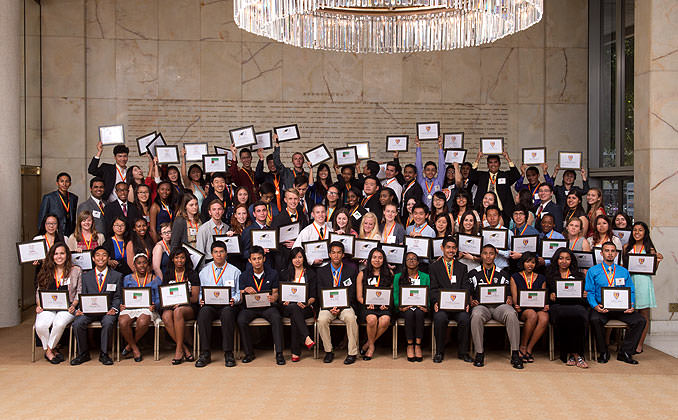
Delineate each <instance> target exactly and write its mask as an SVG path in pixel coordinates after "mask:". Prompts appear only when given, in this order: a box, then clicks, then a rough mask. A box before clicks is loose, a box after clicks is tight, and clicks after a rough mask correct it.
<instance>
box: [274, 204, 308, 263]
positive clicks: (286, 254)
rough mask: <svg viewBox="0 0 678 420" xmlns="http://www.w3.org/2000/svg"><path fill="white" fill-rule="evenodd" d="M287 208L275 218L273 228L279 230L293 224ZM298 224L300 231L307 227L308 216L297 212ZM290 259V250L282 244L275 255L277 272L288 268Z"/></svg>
mask: <svg viewBox="0 0 678 420" xmlns="http://www.w3.org/2000/svg"><path fill="white" fill-rule="evenodd" d="M286 209H287V207H285V208H284V209H283V211H282V213H280V214H279V215H277V216H275V217H274V218H273V223H272V225H271V227H273V228H275V229H277V228H279V227H280V226H285V225H291V224H292V219H290V215H289V214H287V210H286ZM297 216H298V217H297V222H298V223H299V224H300V227H299V231H300V232H301V230H302V229H303V228H305V227H306V226H308V224H309V223H308V218H307V217H306V215H305V214H304V213H302V212H299V211H297ZM289 259H290V249H288V248H287V247H286V246H285V245H283V244H281V245H280V246H279V247H278V252H276V255H275V260H274V263H273V267H274V268H275V269H277V270H282V269H283V268H287V265H288V263H289Z"/></svg>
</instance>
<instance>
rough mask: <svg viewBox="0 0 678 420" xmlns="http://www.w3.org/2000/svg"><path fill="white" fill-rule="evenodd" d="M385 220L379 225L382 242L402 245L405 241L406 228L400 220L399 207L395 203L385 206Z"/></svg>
mask: <svg viewBox="0 0 678 420" xmlns="http://www.w3.org/2000/svg"><path fill="white" fill-rule="evenodd" d="M383 220H384V221H383V222H382V223H381V224H380V225H379V231H380V232H381V241H382V242H383V243H386V244H398V245H400V244H402V243H403V242H404V241H405V227H404V226H403V225H402V224H400V221H399V220H398V206H396V205H395V204H393V203H389V204H387V205H386V206H384V218H383Z"/></svg>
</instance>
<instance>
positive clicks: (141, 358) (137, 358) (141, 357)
mask: <svg viewBox="0 0 678 420" xmlns="http://www.w3.org/2000/svg"><path fill="white" fill-rule="evenodd" d="M142 360H144V356H142V355H141V354H139V357H135V358H134V361H135V362H137V363H139V362H141V361H142Z"/></svg>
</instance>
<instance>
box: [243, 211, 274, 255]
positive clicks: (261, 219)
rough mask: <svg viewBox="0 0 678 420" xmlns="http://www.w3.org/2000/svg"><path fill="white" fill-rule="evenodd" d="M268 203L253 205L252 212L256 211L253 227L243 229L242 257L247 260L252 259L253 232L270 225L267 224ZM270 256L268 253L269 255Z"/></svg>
mask: <svg viewBox="0 0 678 420" xmlns="http://www.w3.org/2000/svg"><path fill="white" fill-rule="evenodd" d="M266 209H267V206H266V203H264V202H263V201H257V202H256V203H254V204H253V205H252V211H254V222H252V224H251V225H249V226H247V227H246V228H245V229H243V231H242V234H241V235H240V237H241V238H242V245H243V247H242V248H243V249H241V250H240V251H242V256H243V257H245V258H249V257H250V248H252V233H251V232H252V231H253V230H259V229H267V228H268V225H267V224H266ZM267 255H268V253H267ZM270 264H271V263H267V264H266V265H268V266H270Z"/></svg>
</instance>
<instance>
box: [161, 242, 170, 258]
mask: <svg viewBox="0 0 678 420" xmlns="http://www.w3.org/2000/svg"><path fill="white" fill-rule="evenodd" d="M162 245H163V247H164V248H165V251H167V254H168V255H169V253H170V249H169V246H167V242H165V240H164V239H162Z"/></svg>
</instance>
